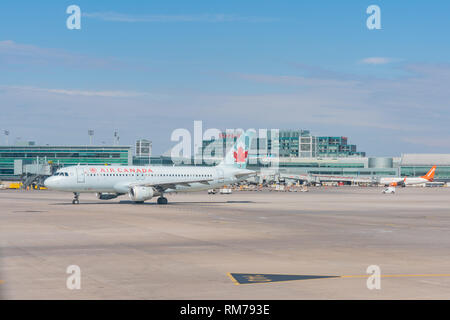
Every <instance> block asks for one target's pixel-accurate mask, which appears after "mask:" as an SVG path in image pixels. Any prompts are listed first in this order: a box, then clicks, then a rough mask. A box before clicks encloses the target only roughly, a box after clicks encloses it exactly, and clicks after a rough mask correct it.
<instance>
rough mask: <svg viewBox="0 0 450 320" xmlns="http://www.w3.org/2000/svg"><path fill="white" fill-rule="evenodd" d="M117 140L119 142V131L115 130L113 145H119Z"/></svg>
mask: <svg viewBox="0 0 450 320" xmlns="http://www.w3.org/2000/svg"><path fill="white" fill-rule="evenodd" d="M119 140H120V137H119V130H117V129H116V130H115V131H114V145H118V144H119Z"/></svg>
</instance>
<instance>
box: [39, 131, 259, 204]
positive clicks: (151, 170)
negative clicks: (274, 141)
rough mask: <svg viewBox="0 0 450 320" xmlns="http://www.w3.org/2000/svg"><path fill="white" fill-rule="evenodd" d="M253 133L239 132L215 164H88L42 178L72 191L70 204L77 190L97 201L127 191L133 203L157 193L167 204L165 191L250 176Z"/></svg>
mask: <svg viewBox="0 0 450 320" xmlns="http://www.w3.org/2000/svg"><path fill="white" fill-rule="evenodd" d="M254 134H255V132H254V131H253V130H248V131H247V132H245V133H243V134H241V136H240V137H239V138H238V140H237V141H236V143H235V145H234V147H233V148H231V150H229V152H228V153H227V154H226V156H225V158H224V159H223V160H222V162H221V163H219V164H218V165H216V166H214V167H213V166H178V167H177V166H90V165H81V166H80V165H78V166H71V167H65V168H61V169H59V170H57V171H56V173H55V174H54V175H53V176H51V177H49V178H47V179H46V180H45V181H44V185H45V186H46V187H47V188H48V189H53V190H59V191H67V192H73V194H74V198H73V200H72V204H79V203H80V201H79V196H80V193H96V194H97V198H98V199H100V200H110V199H115V198H117V197H119V196H121V195H124V194H127V193H128V195H129V197H130V199H131V200H132V201H133V202H134V203H143V202H144V201H146V200H150V199H151V198H153V197H155V196H159V197H158V200H157V203H158V204H167V203H168V201H167V198H166V197H164V194H166V193H172V192H189V191H200V190H208V189H215V188H220V187H223V186H225V185H228V184H233V183H236V182H239V181H242V180H245V179H246V178H248V177H250V176H254V175H256V172H255V171H252V170H248V169H246V166H247V162H248V150H249V147H250V143H251V140H252V138H253V136H254Z"/></svg>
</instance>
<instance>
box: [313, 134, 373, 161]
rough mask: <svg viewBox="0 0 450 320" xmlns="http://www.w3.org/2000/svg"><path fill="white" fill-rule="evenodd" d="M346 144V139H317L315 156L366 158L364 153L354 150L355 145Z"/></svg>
mask: <svg viewBox="0 0 450 320" xmlns="http://www.w3.org/2000/svg"><path fill="white" fill-rule="evenodd" d="M347 142H348V138H347V137H317V156H319V157H336V158H337V157H365V156H366V153H365V152H361V151H359V152H358V151H357V150H356V145H354V144H347Z"/></svg>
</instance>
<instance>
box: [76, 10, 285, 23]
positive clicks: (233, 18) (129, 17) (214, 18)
mask: <svg viewBox="0 0 450 320" xmlns="http://www.w3.org/2000/svg"><path fill="white" fill-rule="evenodd" d="M82 15H83V17H87V18H93V19H99V20H103V21H112V22H130V23H132V22H167V23H169V22H204V23H220V22H248V23H258V22H273V21H276V20H277V19H274V18H265V17H252V16H239V15H233V14H197V15H133V14H123V13H117V12H85V13H82Z"/></svg>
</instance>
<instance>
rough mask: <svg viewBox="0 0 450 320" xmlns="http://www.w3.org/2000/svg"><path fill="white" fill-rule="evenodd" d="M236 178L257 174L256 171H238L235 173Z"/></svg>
mask: <svg viewBox="0 0 450 320" xmlns="http://www.w3.org/2000/svg"><path fill="white" fill-rule="evenodd" d="M234 176H235V177H236V178H238V179H239V178H242V177H253V176H256V172H252V173H236V174H235V175H234Z"/></svg>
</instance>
